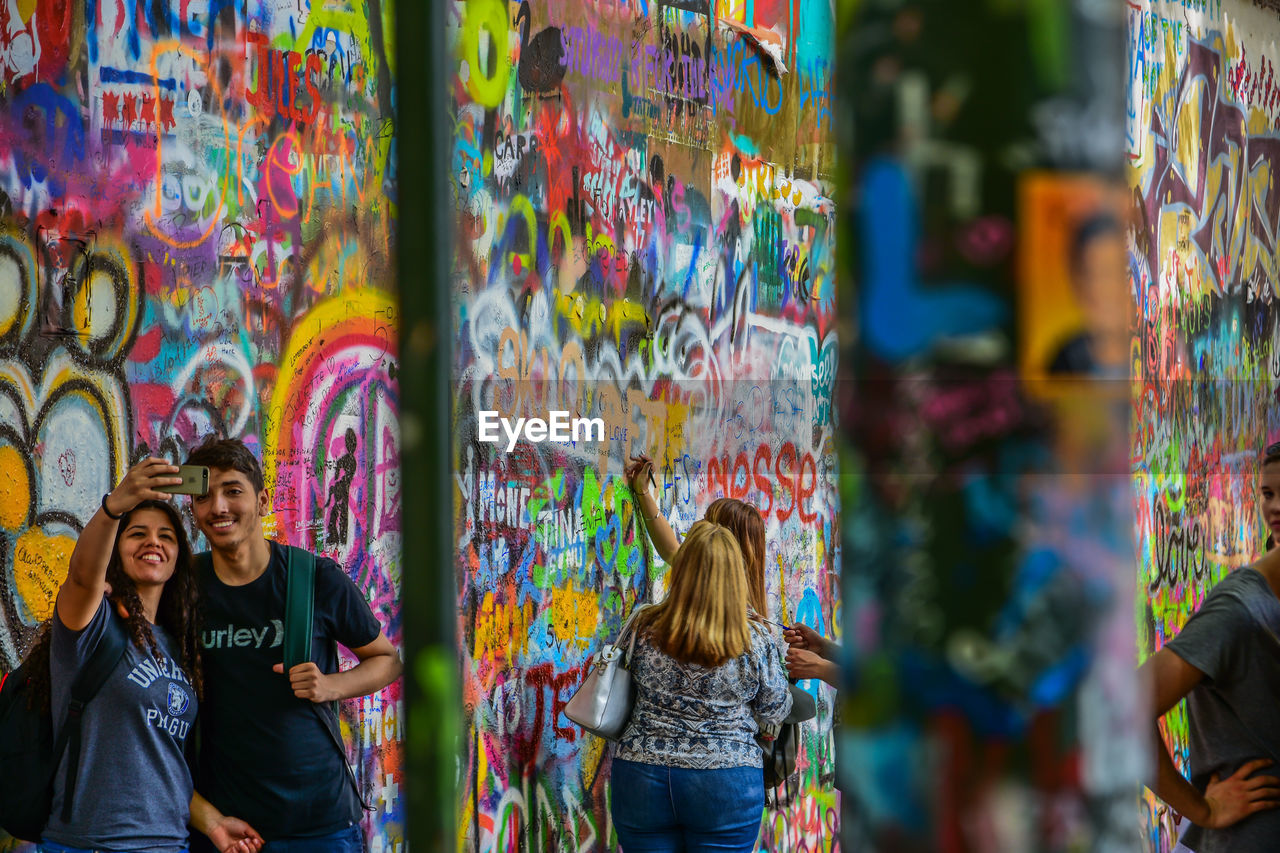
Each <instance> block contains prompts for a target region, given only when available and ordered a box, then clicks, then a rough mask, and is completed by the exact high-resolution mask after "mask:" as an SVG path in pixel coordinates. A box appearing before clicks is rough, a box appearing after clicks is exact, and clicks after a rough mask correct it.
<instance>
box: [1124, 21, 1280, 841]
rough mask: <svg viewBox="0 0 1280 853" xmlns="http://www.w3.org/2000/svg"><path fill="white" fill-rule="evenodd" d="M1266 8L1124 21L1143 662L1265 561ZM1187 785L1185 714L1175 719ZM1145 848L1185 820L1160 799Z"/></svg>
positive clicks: (1278, 334)
mask: <svg viewBox="0 0 1280 853" xmlns="http://www.w3.org/2000/svg"><path fill="white" fill-rule="evenodd" d="M1261 5H1262V4H1251V3H1246V2H1233V0H1214V2H1203V3H1181V2H1160V0H1156V1H1155V2H1150V0H1144V2H1138V0H1131V2H1129V4H1128V53H1127V58H1128V62H1127V69H1128V77H1127V80H1126V84H1127V87H1128V116H1127V121H1128V131H1127V133H1126V140H1127V146H1128V147H1127V154H1128V158H1129V163H1130V169H1129V185H1130V189H1131V194H1132V206H1133V211H1134V218H1135V225H1134V228H1133V234H1132V240H1131V243H1130V247H1129V263H1130V267H1131V275H1132V278H1133V282H1134V286H1135V289H1136V293H1137V297H1138V320H1139V326H1138V328H1137V330H1136V334H1135V335H1134V339H1133V346H1132V351H1133V365H1134V375H1135V376H1136V377H1139V381H1138V382H1137V383H1135V385H1136V387H1135V389H1134V397H1133V424H1134V435H1133V438H1132V448H1131V457H1132V458H1131V461H1132V465H1133V470H1134V483H1135V506H1136V508H1137V518H1138V535H1137V542H1138V549H1139V557H1140V560H1141V562H1140V570H1139V573H1138V589H1137V592H1138V595H1139V596H1140V600H1144V601H1145V602H1146V606H1145V608H1144V609H1143V611H1142V613H1141V617H1142V618H1141V620H1140V626H1139V627H1140V652H1141V653H1142V654H1143V655H1144V656H1146V655H1148V654H1151V653H1152V652H1154V651H1156V650H1157V649H1159V648H1161V647H1162V646H1163V645H1164V643H1165V642H1166V641H1168V640H1169V639H1171V638H1172V637H1174V636H1175V635H1176V634H1177V632H1178V631H1179V630H1180V629H1181V627H1182V626H1183V624H1185V623H1186V621H1187V619H1188V618H1189V617H1190V616H1191V614H1192V613H1194V612H1195V610H1196V608H1197V607H1199V605H1200V603H1201V602H1202V601H1203V600H1204V597H1205V594H1206V592H1207V591H1208V590H1209V589H1210V588H1211V587H1212V586H1213V584H1214V583H1216V582H1217V581H1218V580H1220V579H1221V578H1222V577H1223V575H1225V574H1226V573H1227V572H1229V571H1231V570H1233V569H1236V568H1239V567H1241V566H1244V565H1248V564H1249V563H1251V562H1252V561H1253V560H1254V559H1255V558H1256V557H1257V556H1258V555H1260V554H1261V553H1262V549H1263V540H1264V539H1265V536H1266V531H1265V527H1264V525H1263V523H1262V521H1261V519H1260V518H1259V517H1258V504H1257V497H1256V495H1257V479H1256V478H1257V474H1258V471H1257V467H1256V463H1257V460H1258V458H1259V457H1260V454H1261V452H1262V449H1263V448H1264V447H1265V446H1266V444H1267V443H1268V442H1269V441H1274V440H1275V438H1276V432H1277V427H1278V426H1280V424H1278V423H1277V421H1276V414H1275V396H1274V391H1275V388H1276V383H1277V379H1278V378H1280V360H1278V359H1280V346H1278V344H1280V315H1277V312H1276V310H1275V297H1276V293H1277V291H1276V286H1277V285H1276V281H1277V278H1276V275H1277V271H1278V270H1277V259H1276V237H1275V235H1276V230H1277V227H1278V226H1280V193H1277V191H1276V188H1275V186H1274V182H1273V180H1272V178H1271V175H1272V173H1273V172H1274V170H1275V168H1276V165H1277V157H1278V156H1280V148H1278V147H1277V146H1278V145H1280V126H1278V125H1277V122H1276V99H1277V96H1278V94H1280V92H1278V90H1277V86H1276V83H1275V81H1274V67H1275V64H1276V62H1277V61H1280V55H1277V53H1276V48H1275V45H1274V40H1275V36H1276V34H1277V33H1278V32H1280V18H1278V17H1277V15H1276V13H1275V11H1273V10H1269V9H1264V8H1260V7H1261ZM1165 722H1166V735H1167V737H1168V740H1169V743H1170V747H1171V749H1170V752H1171V754H1172V755H1173V758H1174V761H1175V763H1176V764H1177V765H1178V766H1179V767H1180V768H1182V769H1184V770H1185V769H1186V766H1187V761H1188V745H1187V738H1188V731H1187V719H1186V716H1185V711H1184V709H1183V708H1182V707H1179V708H1177V709H1175V710H1174V711H1172V712H1170V714H1169V715H1168V716H1166V718H1165ZM1146 806H1147V807H1146V813H1145V816H1144V818H1145V826H1144V829H1145V843H1146V848H1147V849H1149V850H1155V851H1161V853H1163V851H1168V850H1170V849H1172V847H1173V846H1174V844H1175V842H1176V838H1177V832H1176V829H1175V818H1174V816H1173V815H1172V813H1171V811H1170V810H1169V808H1168V807H1167V806H1165V805H1164V804H1163V803H1162V802H1160V801H1159V800H1158V799H1156V798H1155V797H1153V796H1151V795H1150V794H1149V793H1148V795H1147V801H1146Z"/></svg>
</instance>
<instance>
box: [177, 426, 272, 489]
mask: <svg viewBox="0 0 1280 853" xmlns="http://www.w3.org/2000/svg"><path fill="white" fill-rule="evenodd" d="M185 464H187V465H203V466H205V467H206V468H220V469H222V470H223V471H239V472H240V473H241V474H244V475H245V476H246V477H248V478H249V482H250V483H251V484H252V485H253V490H254V492H260V491H262V490H263V489H264V488H266V485H265V483H264V482H263V479H262V464H261V463H260V462H258V457H256V456H254V455H253V451H252V450H250V449H249V448H248V447H246V446H245V443H244V442H243V441H241V440H240V439H238V438H218V436H217V435H215V434H213V433H210V434H209V435H208V436H207V437H206V438H205V440H204V442H203V443H202V444H201V445H200V446H199V447H197V448H196V449H195V450H193V451H191V452H190V453H189V454H187V461H186V463H185Z"/></svg>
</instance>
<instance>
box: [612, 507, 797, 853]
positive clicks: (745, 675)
mask: <svg viewBox="0 0 1280 853" xmlns="http://www.w3.org/2000/svg"><path fill="white" fill-rule="evenodd" d="M747 601H748V595H747V582H746V573H745V571H744V569H743V561H742V551H741V549H740V548H739V546H738V540H737V538H736V537H735V536H734V535H733V534H732V533H731V532H730V531H729V530H728V529H727V528H725V527H722V526H721V525H718V524H714V523H712V522H709V521H699V522H696V523H695V524H694V525H693V526H692V527H691V528H690V529H689V533H688V535H687V536H686V537H685V540H684V543H683V544H682V545H681V546H680V548H679V550H678V551H677V552H676V554H675V559H674V562H673V563H672V566H671V583H670V592H669V593H668V594H667V597H666V599H664V600H663V601H662V603H660V604H658V605H656V606H654V607H652V608H649V609H648V610H646V611H644V612H643V613H641V614H640V615H639V616H638V617H637V618H636V622H637V632H638V640H637V642H636V651H635V656H634V658H633V659H632V667H631V669H632V678H633V680H634V683H635V687H636V704H635V709H634V711H633V712H632V715H631V722H630V723H629V724H628V726H627V729H626V731H625V732H623V735H622V739H621V740H620V741H619V744H618V751H617V755H616V756H615V758H614V762H613V771H612V782H613V799H612V812H613V821H614V825H615V826H616V827H617V830H618V840H619V842H621V844H622V848H623V849H624V850H626V851H627V853H643V851H650V850H678V849H687V850H690V851H698V850H710V849H715V850H742V851H750V850H751V849H752V848H753V847H754V846H755V841H756V835H757V833H758V832H759V828H760V818H761V815H762V814H763V813H764V774H763V770H762V768H761V753H760V747H759V746H758V745H757V744H756V741H755V734H756V732H757V731H758V726H757V722H756V720H757V719H759V720H761V721H762V722H764V723H765V724H776V723H779V722H781V721H782V719H783V718H784V717H785V716H786V715H787V712H788V711H790V710H791V695H790V693H788V691H787V674H786V670H785V669H784V668H783V666H782V661H781V659H780V657H779V655H778V650H777V647H776V646H775V645H774V643H773V641H772V639H771V638H770V637H769V635H768V633H767V632H766V631H765V629H764V627H763V626H762V625H760V624H759V623H758V622H754V621H751V620H748V618H747Z"/></svg>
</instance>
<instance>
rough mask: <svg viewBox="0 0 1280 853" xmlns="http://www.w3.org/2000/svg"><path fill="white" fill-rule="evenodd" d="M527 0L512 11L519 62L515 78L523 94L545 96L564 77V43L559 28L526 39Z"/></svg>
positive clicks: (528, 17) (553, 89)
mask: <svg viewBox="0 0 1280 853" xmlns="http://www.w3.org/2000/svg"><path fill="white" fill-rule="evenodd" d="M530 17H531V14H530V12H529V0H524V2H522V3H521V4H520V11H519V12H517V13H516V26H518V27H519V28H520V61H519V64H518V66H517V68H516V77H517V79H519V81H520V88H522V89H524V91H525V94H527V95H545V94H548V93H551V92H554V91H555V90H556V89H557V88H559V86H560V82H561V81H562V80H564V72H565V66H564V65H562V64H561V62H560V60H561V59H563V58H564V45H563V43H562V42H561V41H560V28H559V27H547V28H546V29H545V30H542V31H540V32H539V33H538V34H537V35H535V36H534V37H533V38H532V39H530V38H529V22H530Z"/></svg>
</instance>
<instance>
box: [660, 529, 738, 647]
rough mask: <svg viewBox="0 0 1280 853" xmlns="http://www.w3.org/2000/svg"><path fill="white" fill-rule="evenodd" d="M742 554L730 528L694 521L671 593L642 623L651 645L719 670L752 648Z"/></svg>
mask: <svg viewBox="0 0 1280 853" xmlns="http://www.w3.org/2000/svg"><path fill="white" fill-rule="evenodd" d="M747 598H748V595H747V575H746V572H745V571H744V570H743V562H742V549H741V548H740V547H739V546H738V539H737V537H735V536H734V535H733V533H732V532H731V531H730V530H729V529H728V528H726V527H723V526H721V525H719V524H715V523H713V522H710V521H698V522H695V523H694V525H693V526H692V527H690V528H689V533H688V535H687V536H685V538H684V542H682V543H681V544H680V548H679V550H677V551H676V556H675V559H674V560H673V561H672V563H671V589H670V591H669V592H668V593H667V597H666V598H665V599H664V600H663V601H662V603H661V604H658V605H655V606H654V607H651V608H649V609H648V610H646V611H645V612H644V613H642V614H640V616H639V617H638V618H637V622H638V623H639V624H638V627H639V628H640V629H641V630H644V631H646V632H647V634H648V636H649V639H650V642H651V643H653V644H654V645H655V646H657V647H658V648H659V649H661V650H662V651H663V652H665V653H666V654H667V655H669V656H670V657H673V658H675V659H676V660H678V661H682V662H685V663H696V664H699V665H701V666H706V667H715V666H720V665H721V664H722V663H724V662H725V661H728V660H732V659H733V658H736V657H738V656H739V655H743V654H745V653H746V652H747V650H748V649H749V648H750V647H751V633H750V630H751V629H750V628H749V627H748V625H747Z"/></svg>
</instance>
